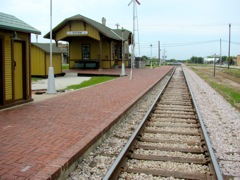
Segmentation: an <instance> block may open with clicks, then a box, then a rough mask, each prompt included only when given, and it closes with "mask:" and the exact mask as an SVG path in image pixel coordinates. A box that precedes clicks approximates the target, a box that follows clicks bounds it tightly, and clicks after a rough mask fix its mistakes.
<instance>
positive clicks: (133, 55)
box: [128, 0, 140, 79]
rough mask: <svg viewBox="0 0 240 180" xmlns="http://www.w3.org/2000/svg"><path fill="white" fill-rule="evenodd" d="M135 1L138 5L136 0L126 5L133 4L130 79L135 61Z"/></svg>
mask: <svg viewBox="0 0 240 180" xmlns="http://www.w3.org/2000/svg"><path fill="white" fill-rule="evenodd" d="M136 3H137V4H138V5H140V2H139V1H138V0H131V1H130V3H129V4H128V6H130V5H131V4H133V32H132V55H131V71H130V79H133V64H134V61H135V54H134V52H135V37H134V36H135V19H136Z"/></svg>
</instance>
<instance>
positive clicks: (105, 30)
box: [44, 14, 131, 41]
mask: <svg viewBox="0 0 240 180" xmlns="http://www.w3.org/2000/svg"><path fill="white" fill-rule="evenodd" d="M76 20H82V21H84V22H86V23H88V24H89V25H91V26H92V27H94V28H95V29H97V30H98V31H99V32H100V33H102V34H103V35H105V36H106V37H109V38H111V39H115V40H119V41H120V40H122V38H121V37H122V35H120V34H119V33H116V32H115V30H112V29H111V28H109V27H107V26H105V25H103V24H102V23H99V22H97V21H94V20H92V19H89V18H87V17H85V16H82V15H80V14H77V15H75V16H72V17H70V18H67V19H65V20H64V21H62V22H61V23H60V24H58V25H57V26H56V27H55V28H54V29H53V30H52V37H53V39H55V38H56V32H57V31H58V30H59V29H61V28H63V27H64V26H65V25H66V24H67V23H68V22H69V21H76ZM130 33H131V32H130V31H127V30H126V31H125V32H124V34H126V35H124V37H127V38H126V39H125V40H127V39H128V37H129V35H130ZM44 38H50V32H49V33H47V34H46V35H45V36H44Z"/></svg>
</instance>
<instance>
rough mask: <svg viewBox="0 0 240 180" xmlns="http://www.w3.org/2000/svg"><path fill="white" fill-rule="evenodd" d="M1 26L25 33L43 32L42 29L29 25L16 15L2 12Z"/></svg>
mask: <svg viewBox="0 0 240 180" xmlns="http://www.w3.org/2000/svg"><path fill="white" fill-rule="evenodd" d="M0 28H1V29H6V30H12V31H20V32H25V33H34V34H41V32H40V31H38V30H37V29H35V28H34V27H32V26H30V25H28V24H27V23H25V22H23V21H22V20H20V19H18V18H16V17H15V16H12V15H9V14H5V13H2V12H0Z"/></svg>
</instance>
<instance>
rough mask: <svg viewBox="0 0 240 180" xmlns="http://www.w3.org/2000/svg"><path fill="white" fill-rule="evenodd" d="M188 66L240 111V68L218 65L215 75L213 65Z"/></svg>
mask: <svg viewBox="0 0 240 180" xmlns="http://www.w3.org/2000/svg"><path fill="white" fill-rule="evenodd" d="M188 66H189V67H190V68H191V69H192V70H193V71H194V72H195V73H196V74H198V75H199V76H200V77H201V78H202V79H204V80H205V81H206V82H207V83H208V84H209V85H210V86H211V87H213V88H214V89H215V90H216V91H217V92H218V93H219V94H221V95H222V96H223V97H224V98H225V99H226V100H227V101H228V102H229V103H230V104H232V106H233V107H235V108H236V109H238V110H239V111H240V69H235V68H230V69H227V68H225V67H216V69H215V77H214V68H213V65H194V64H191V65H189V64H188Z"/></svg>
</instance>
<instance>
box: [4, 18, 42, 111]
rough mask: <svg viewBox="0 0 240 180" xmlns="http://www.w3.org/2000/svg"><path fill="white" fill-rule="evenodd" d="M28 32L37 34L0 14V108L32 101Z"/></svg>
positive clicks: (35, 31) (29, 37)
mask: <svg viewBox="0 0 240 180" xmlns="http://www.w3.org/2000/svg"><path fill="white" fill-rule="evenodd" d="M31 33H34V34H41V32H40V31H38V30H37V29H35V28H33V27H32V26H30V25H28V24H26V23H25V22H23V21H21V20H20V19H18V18H16V17H15V16H12V15H9V14H5V13H0V52H1V54H0V69H1V71H0V109H2V108H5V107H10V106H14V105H17V104H21V103H26V102H29V101H32V95H31V69H30V58H31V54H30V51H31V50H30V47H31Z"/></svg>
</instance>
